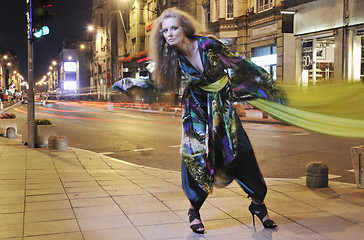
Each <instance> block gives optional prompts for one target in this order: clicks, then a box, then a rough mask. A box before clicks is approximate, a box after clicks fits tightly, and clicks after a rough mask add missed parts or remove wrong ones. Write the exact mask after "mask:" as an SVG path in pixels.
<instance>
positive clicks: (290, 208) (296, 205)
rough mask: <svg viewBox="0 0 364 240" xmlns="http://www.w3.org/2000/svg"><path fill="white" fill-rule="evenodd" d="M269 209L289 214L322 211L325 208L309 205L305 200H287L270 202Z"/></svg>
mask: <svg viewBox="0 0 364 240" xmlns="http://www.w3.org/2000/svg"><path fill="white" fill-rule="evenodd" d="M267 208H268V209H269V210H272V211H275V212H279V213H281V214H283V215H287V214H295V213H315V212H322V211H323V210H322V209H320V208H318V207H316V206H312V205H308V204H306V203H304V202H299V201H293V202H286V203H283V204H270V205H269V206H268V205H267Z"/></svg>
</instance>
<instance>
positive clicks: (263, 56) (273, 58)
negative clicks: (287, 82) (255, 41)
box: [251, 45, 277, 80]
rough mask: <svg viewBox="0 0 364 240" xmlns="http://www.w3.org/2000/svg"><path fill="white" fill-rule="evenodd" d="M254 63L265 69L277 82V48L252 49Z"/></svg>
mask: <svg viewBox="0 0 364 240" xmlns="http://www.w3.org/2000/svg"><path fill="white" fill-rule="evenodd" d="M252 55H253V56H252V58H251V60H252V62H253V63H255V64H257V65H258V66H260V67H262V68H263V69H265V70H266V71H267V72H268V73H269V74H270V75H271V76H272V77H273V80H276V76H277V46H275V45H272V46H264V47H258V48H253V49H252Z"/></svg>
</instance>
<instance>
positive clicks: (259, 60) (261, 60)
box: [251, 54, 277, 66]
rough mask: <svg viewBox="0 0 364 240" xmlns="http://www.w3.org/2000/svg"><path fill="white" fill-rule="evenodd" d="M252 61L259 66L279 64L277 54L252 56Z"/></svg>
mask: <svg viewBox="0 0 364 240" xmlns="http://www.w3.org/2000/svg"><path fill="white" fill-rule="evenodd" d="M251 61H252V62H253V63H255V64H256V65H258V66H269V65H275V64H277V54H272V55H265V56H260V57H252V58H251Z"/></svg>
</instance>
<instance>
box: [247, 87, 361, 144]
mask: <svg viewBox="0 0 364 240" xmlns="http://www.w3.org/2000/svg"><path fill="white" fill-rule="evenodd" d="M279 87H280V89H282V90H283V91H284V93H285V99H284V100H283V102H286V104H287V105H288V106H286V105H281V104H275V103H273V102H268V101H264V100H262V99H258V100H254V101H250V102H249V103H250V104H252V105H253V106H255V107H257V108H259V109H261V110H263V111H265V112H266V113H268V114H270V115H271V116H273V117H274V118H277V119H279V120H282V121H284V122H286V123H289V124H292V125H295V126H298V127H302V128H305V129H308V130H311V131H315V132H319V133H323V134H327V135H334V136H340V137H349V138H364V84H363V83H361V82H356V83H341V84H338V83H337V84H332V85H325V86H309V87H300V86H293V85H281V86H279Z"/></svg>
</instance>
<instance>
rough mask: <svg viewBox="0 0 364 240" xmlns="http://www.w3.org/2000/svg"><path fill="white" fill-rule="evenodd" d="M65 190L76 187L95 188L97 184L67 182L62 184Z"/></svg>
mask: <svg viewBox="0 0 364 240" xmlns="http://www.w3.org/2000/svg"><path fill="white" fill-rule="evenodd" d="M63 186H64V187H65V188H77V187H97V186H99V184H97V182H90V181H87V182H67V183H63Z"/></svg>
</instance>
